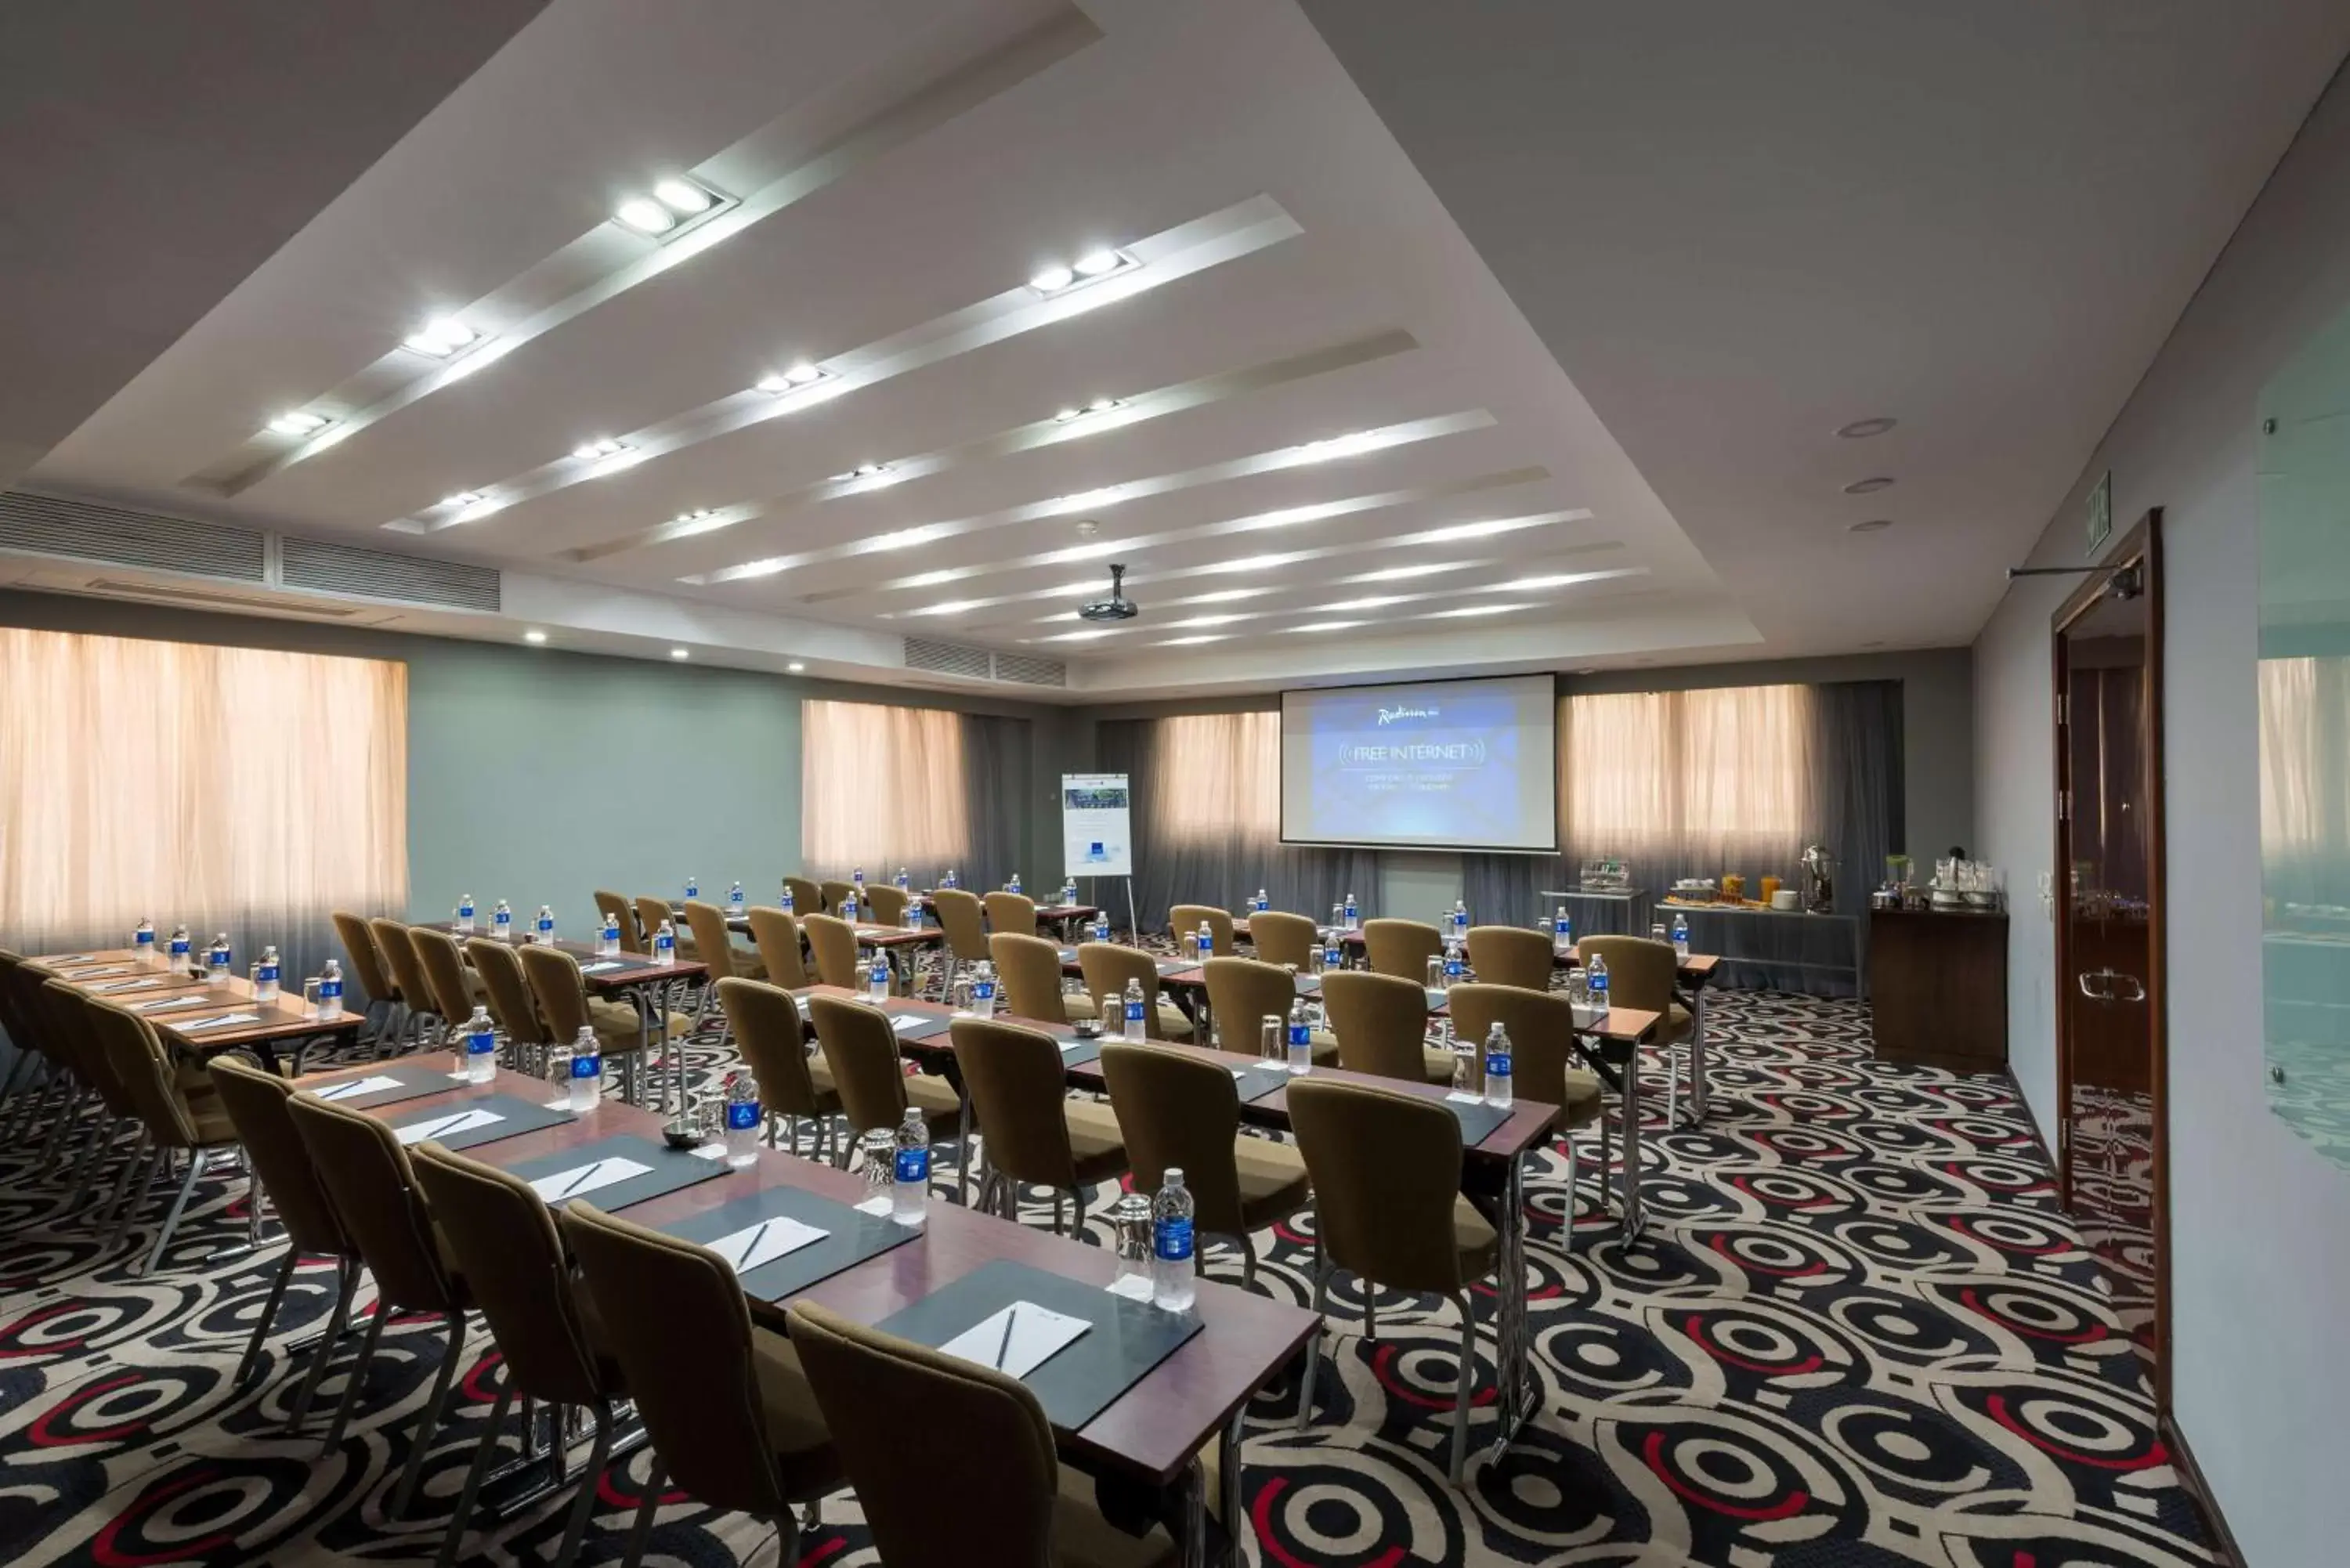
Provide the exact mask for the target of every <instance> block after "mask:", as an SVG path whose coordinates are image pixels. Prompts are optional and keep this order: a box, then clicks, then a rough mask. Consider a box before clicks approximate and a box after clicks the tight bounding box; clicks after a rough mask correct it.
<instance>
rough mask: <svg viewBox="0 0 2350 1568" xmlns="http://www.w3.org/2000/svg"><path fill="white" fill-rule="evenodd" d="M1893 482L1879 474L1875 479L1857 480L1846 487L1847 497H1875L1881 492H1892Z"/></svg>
mask: <svg viewBox="0 0 2350 1568" xmlns="http://www.w3.org/2000/svg"><path fill="white" fill-rule="evenodd" d="M1892 488H1893V482H1892V481H1891V480H1889V479H1887V478H1886V477H1884V476H1883V475H1882V474H1879V475H1878V476H1877V478H1875V479H1856V480H1854V481H1853V482H1852V483H1850V484H1847V485H1846V486H1845V487H1844V493H1846V495H1874V494H1876V493H1877V492H1878V491H1880V490H1890V489H1892Z"/></svg>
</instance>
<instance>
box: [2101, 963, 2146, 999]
mask: <svg viewBox="0 0 2350 1568" xmlns="http://www.w3.org/2000/svg"><path fill="white" fill-rule="evenodd" d="M2106 973H2107V974H2109V975H2111V976H2112V977H2113V978H2112V979H2111V980H2108V981H2106V994H2107V995H2108V996H2110V995H2112V994H2113V989H2114V981H2121V982H2122V983H2123V984H2124V985H2126V986H2127V987H2129V989H2128V990H2127V991H2126V992H2123V993H2122V994H2121V995H2120V996H2119V997H2118V998H2116V1000H2118V1001H2121V1002H2144V1001H2145V1000H2146V984H2145V982H2144V981H2140V980H2139V979H2138V977H2137V976H2136V975H2134V974H2119V973H2116V972H2115V971H2112V970H2108V971H2106Z"/></svg>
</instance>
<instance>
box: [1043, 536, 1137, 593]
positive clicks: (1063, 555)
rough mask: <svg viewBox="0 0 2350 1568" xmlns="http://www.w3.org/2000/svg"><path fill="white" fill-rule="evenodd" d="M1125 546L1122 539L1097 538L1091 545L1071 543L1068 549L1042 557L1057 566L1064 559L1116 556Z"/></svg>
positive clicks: (1046, 562)
mask: <svg viewBox="0 0 2350 1568" xmlns="http://www.w3.org/2000/svg"><path fill="white" fill-rule="evenodd" d="M1125 548H1126V545H1125V543H1124V542H1123V541H1121V540H1118V539H1097V540H1095V541H1094V542H1093V543H1092V544H1090V545H1070V546H1068V547H1067V548H1066V549H1063V550H1055V551H1054V552H1052V553H1051V554H1050V555H1047V556H1043V557H1041V559H1042V560H1043V562H1044V563H1045V565H1046V566H1057V565H1059V564H1060V563H1062V562H1064V561H1090V560H1093V559H1095V558H1097V556H1114V555H1116V554H1117V553H1118V551H1120V550H1123V549H1125ZM1086 586H1087V587H1093V586H1094V585H1092V584H1090V583H1089V584H1087V585H1086ZM1078 591H1082V590H1078Z"/></svg>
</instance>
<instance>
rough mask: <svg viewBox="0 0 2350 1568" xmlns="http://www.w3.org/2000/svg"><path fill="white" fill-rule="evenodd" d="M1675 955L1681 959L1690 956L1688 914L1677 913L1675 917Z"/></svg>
mask: <svg viewBox="0 0 2350 1568" xmlns="http://www.w3.org/2000/svg"><path fill="white" fill-rule="evenodd" d="M1673 956H1674V957H1675V958H1680V959H1685V958H1687V957H1689V917H1688V916H1687V915H1680V914H1676V915H1675V916H1674V917H1673Z"/></svg>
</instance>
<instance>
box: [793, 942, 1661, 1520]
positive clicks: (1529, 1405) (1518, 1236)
mask: <svg viewBox="0 0 2350 1568" xmlns="http://www.w3.org/2000/svg"><path fill="white" fill-rule="evenodd" d="M792 994H793V995H794V996H795V997H796V998H798V999H799V1000H800V1002H802V1004H803V1005H805V1004H806V1001H807V999H808V998H810V997H812V996H837V997H841V998H844V999H846V1000H848V1001H852V1002H866V1004H867V1005H868V1006H870V1005H872V1003H871V1002H869V1001H868V1000H867V999H866V998H863V997H859V996H858V995H857V993H855V992H850V991H846V990H843V989H842V988H840V987H838V986H827V985H812V986H808V987H806V988H804V989H802V990H798V991H795V992H792ZM882 1011H883V1012H886V1013H889V1014H890V1015H891V1016H892V1017H899V1016H910V1017H921V1018H942V1019H947V1020H950V1021H951V1020H952V1019H954V1018H956V1017H959V1016H967V1015H966V1014H961V1013H958V1012H956V1011H955V1010H954V1009H953V1008H951V1007H948V1006H945V1005H942V1004H941V1003H939V1002H921V1001H917V1000H915V999H913V998H910V997H892V998H891V999H890V1000H889V1003H888V1004H887V1005H886V1006H884V1007H883V1008H882ZM995 1016H996V1017H997V1018H998V1019H999V1020H1000V1021H1001V1022H1003V1023H1016V1024H1019V1025H1021V1026H1022V1027H1023V1028H1027V1029H1034V1030H1036V1031H1037V1032H1038V1033H1043V1034H1046V1035H1049V1036H1051V1037H1052V1038H1053V1039H1055V1040H1056V1041H1059V1042H1061V1043H1062V1044H1064V1045H1066V1044H1072V1043H1079V1042H1086V1043H1093V1044H1100V1043H1102V1042H1100V1041H1099V1040H1098V1037H1091V1039H1090V1040H1089V1037H1087V1036H1085V1035H1081V1034H1079V1033H1077V1031H1076V1028H1075V1027H1073V1026H1072V1025H1069V1024H1066V1023H1046V1022H1042V1021H1040V1020H1037V1019H1033V1018H1022V1017H1018V1016H1016V1015H1014V1014H1010V1013H998V1014H996V1015H995ZM1644 1016H1646V1017H1648V1019H1650V1020H1651V1021H1652V1022H1651V1027H1653V1020H1654V1018H1655V1014H1653V1013H1649V1014H1645V1015H1644ZM893 1027H894V1026H893ZM814 1032H815V1031H814V1025H813V1024H811V1025H809V1033H810V1034H811V1035H813V1033H814ZM1110 1044H1115V1042H1110ZM1182 1048H1183V1049H1185V1050H1197V1051H1200V1052H1201V1054H1203V1055H1205V1056H1207V1057H1208V1058H1209V1059H1211V1060H1212V1061H1215V1062H1219V1063H1222V1064H1223V1065H1224V1066H1226V1067H1229V1068H1231V1069H1232V1072H1233V1074H1234V1075H1235V1077H1238V1075H1241V1074H1243V1073H1244V1072H1246V1071H1248V1070H1249V1069H1251V1068H1253V1067H1260V1066H1263V1061H1262V1059H1260V1058H1259V1057H1257V1056H1254V1055H1253V1054H1242V1053H1236V1052H1231V1051H1218V1050H1214V1049H1211V1048H1208V1047H1204V1046H1184V1047H1182ZM898 1049H899V1054H901V1055H903V1056H904V1057H906V1058H907V1059H908V1060H910V1061H913V1062H916V1063H919V1064H922V1065H925V1066H929V1067H931V1068H934V1069H937V1070H938V1071H939V1072H940V1073H941V1075H943V1076H945V1077H946V1078H947V1079H948V1080H949V1081H950V1082H951V1083H952V1084H953V1085H955V1091H956V1093H957V1095H958V1096H962V1111H963V1122H962V1137H963V1138H964V1140H965V1144H966V1147H968V1142H969V1139H970V1137H971V1131H972V1128H971V1099H970V1096H968V1095H967V1094H964V1093H963V1089H962V1073H961V1071H960V1069H959V1068H958V1067H957V1065H956V1063H955V1048H954V1040H953V1037H952V1035H951V1033H949V1032H947V1031H945V1030H941V1031H939V1032H938V1033H932V1034H928V1035H926V1036H923V1037H921V1038H915V1039H910V1038H908V1037H907V1036H906V1035H905V1034H904V1033H899V1037H898ZM1312 1075H1313V1076H1314V1077H1315V1078H1317V1079H1321V1080H1324V1081H1327V1082H1334V1083H1341V1084H1361V1085H1367V1086H1369V1087H1373V1088H1378V1089H1386V1090H1390V1091H1393V1092H1396V1093H1399V1094H1405V1095H1409V1096H1412V1097H1413V1098H1415V1099H1422V1100H1429V1101H1432V1102H1434V1103H1436V1104H1440V1105H1442V1104H1446V1103H1447V1102H1448V1101H1449V1100H1450V1097H1451V1089H1450V1088H1449V1087H1448V1086H1447V1085H1440V1084H1424V1083H1405V1082H1401V1081H1399V1080H1397V1079H1393V1078H1381V1077H1377V1076H1374V1075H1371V1074H1368V1073H1349V1072H1347V1071H1345V1070H1343V1069H1341V1068H1336V1067H1315V1068H1314V1069H1313V1070H1312ZM1064 1076H1065V1081H1066V1083H1067V1084H1068V1085H1069V1086H1070V1087H1071V1088H1075V1089H1081V1090H1084V1091H1087V1092H1088V1093H1091V1094H1097V1095H1106V1094H1107V1093H1108V1092H1109V1085H1108V1084H1107V1080H1106V1079H1105V1077H1104V1075H1103V1073H1102V1068H1101V1061H1100V1057H1099V1055H1098V1054H1097V1053H1096V1054H1088V1055H1087V1057H1086V1059H1085V1060H1083V1061H1080V1062H1075V1063H1071V1064H1068V1066H1067V1068H1066V1073H1065V1075H1064ZM1240 1118H1241V1120H1242V1122H1243V1123H1244V1124H1246V1125H1248V1126H1251V1127H1269V1128H1274V1129H1278V1130H1280V1131H1284V1132H1287V1131H1289V1130H1290V1120H1289V1096H1288V1091H1287V1088H1286V1087H1285V1086H1275V1087H1274V1088H1273V1089H1271V1090H1270V1091H1268V1092H1265V1093H1263V1094H1261V1095H1259V1096H1256V1097H1255V1098H1253V1099H1243V1101H1242V1102H1241V1105H1240ZM1557 1124H1558V1107H1557V1106H1551V1105H1544V1104H1543V1103H1542V1102H1540V1101H1536V1100H1519V1101H1516V1102H1515V1103H1514V1104H1513V1105H1512V1106H1511V1107H1510V1114H1509V1116H1507V1117H1505V1118H1504V1119H1503V1121H1502V1122H1501V1124H1500V1125H1499V1126H1497V1127H1494V1128H1493V1129H1492V1131H1490V1132H1488V1133H1486V1134H1485V1135H1484V1136H1483V1137H1481V1138H1479V1139H1478V1140H1477V1141H1475V1142H1474V1143H1470V1142H1467V1141H1466V1140H1465V1139H1464V1141H1463V1144H1462V1147H1461V1192H1462V1193H1463V1194H1465V1195H1466V1196H1467V1197H1468V1198H1469V1199H1470V1200H1471V1202H1473V1203H1475V1204H1477V1206H1478V1207H1479V1208H1480V1209H1481V1210H1483V1211H1484V1213H1485V1216H1486V1218H1487V1219H1489V1220H1492V1223H1493V1229H1494V1231H1495V1232H1496V1233H1497V1235H1498V1236H1499V1238H1500V1249H1499V1253H1498V1257H1497V1261H1496V1262H1495V1264H1494V1278H1495V1280H1496V1282H1497V1283H1498V1284H1500V1285H1501V1286H1503V1287H1507V1286H1508V1283H1509V1282H1512V1281H1514V1282H1516V1283H1515V1286H1514V1288H1498V1289H1497V1290H1496V1291H1495V1299H1496V1301H1497V1302H1498V1303H1499V1306H1498V1309H1497V1316H1496V1333H1495V1340H1496V1344H1497V1349H1498V1351H1499V1364H1500V1369H1501V1375H1500V1377H1499V1379H1498V1382H1499V1386H1501V1387H1503V1388H1505V1389H1514V1390H1516V1395H1515V1397H1513V1398H1510V1399H1506V1400H1504V1401H1503V1406H1502V1409H1501V1413H1500V1414H1501V1432H1500V1435H1499V1437H1498V1438H1496V1439H1495V1440H1494V1443H1493V1445H1492V1456H1493V1457H1494V1458H1496V1459H1498V1458H1500V1457H1501V1455H1502V1453H1503V1450H1505V1449H1507V1448H1508V1447H1509V1446H1510V1444H1511V1443H1512V1442H1513V1440H1515V1438H1516V1437H1517V1434H1518V1431H1519V1429H1520V1428H1522V1427H1523V1425H1524V1423H1525V1421H1526V1420H1527V1419H1528V1418H1529V1417H1531V1416H1532V1415H1533V1413H1534V1410H1535V1409H1536V1408H1537V1407H1539V1404H1540V1391H1539V1388H1538V1386H1537V1384H1536V1379H1535V1378H1534V1374H1533V1371H1532V1368H1531V1365H1530V1362H1529V1357H1530V1355H1531V1354H1532V1345H1531V1343H1530V1334H1529V1331H1528V1324H1527V1318H1526V1299H1525V1278H1526V1273H1525V1255H1526V1254H1525V1246H1526V1204H1525V1159H1524V1157H1525V1155H1526V1153H1527V1151H1528V1150H1530V1149H1533V1148H1535V1147H1540V1146H1541V1145H1542V1144H1543V1143H1544V1140H1546V1139H1547V1138H1548V1137H1549V1136H1550V1134H1551V1131H1552V1129H1553V1128H1554V1127H1556V1126H1557ZM981 1130H982V1131H984V1130H985V1129H984V1128H983V1129H981ZM1227 1485H1229V1482H1227ZM1227 1517H1228V1518H1229V1517H1230V1516H1229V1515H1227Z"/></svg>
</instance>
